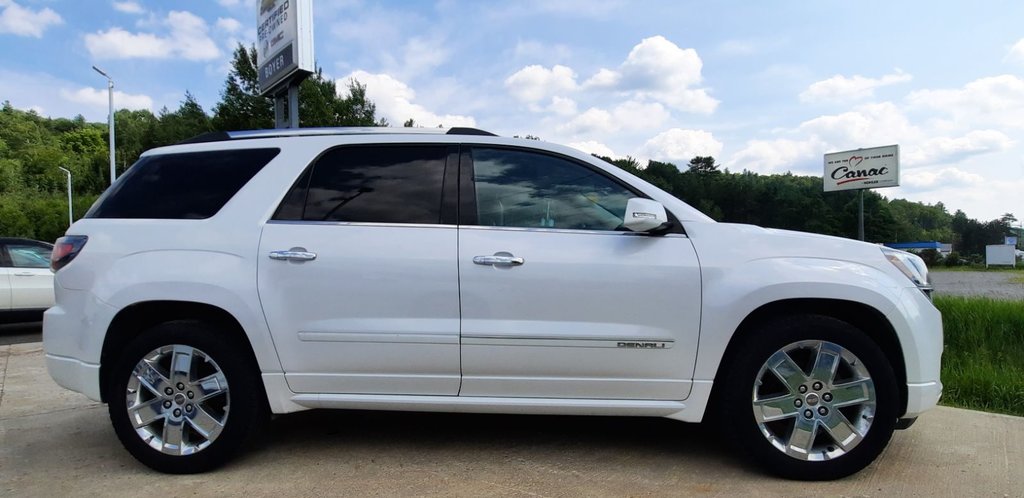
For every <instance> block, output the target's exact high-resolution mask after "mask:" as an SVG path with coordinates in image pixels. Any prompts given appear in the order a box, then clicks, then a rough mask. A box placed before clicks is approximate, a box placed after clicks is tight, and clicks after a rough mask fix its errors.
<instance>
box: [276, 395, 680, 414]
mask: <svg viewBox="0 0 1024 498" xmlns="http://www.w3.org/2000/svg"><path fill="white" fill-rule="evenodd" d="M291 401H292V402H294V403H296V404H298V405H301V406H305V407H307V408H334V409H348V410H386V411H418V412H456V413H506V414H524V415H525V414H529V415H609V416H617V415H622V416H648V417H665V416H668V415H672V414H675V413H678V412H681V411H683V410H685V409H686V404H685V403H683V402H681V401H651V400H627V399H622V400H619V399H553V398H489V397H468V396H406V395H394V394H296V395H294V396H292V397H291Z"/></svg>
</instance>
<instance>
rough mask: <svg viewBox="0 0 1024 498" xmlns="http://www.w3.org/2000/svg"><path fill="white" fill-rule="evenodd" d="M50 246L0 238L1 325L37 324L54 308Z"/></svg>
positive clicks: (17, 239)
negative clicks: (46, 311) (45, 312)
mask: <svg viewBox="0 0 1024 498" xmlns="http://www.w3.org/2000/svg"><path fill="white" fill-rule="evenodd" d="M52 250H53V245H51V244H48V243H46V242H40V241H38V240H30V239H19V238H12V237H0V323H14V322H33V321H39V320H40V319H41V318H42V316H43V311H45V310H46V308H49V307H50V306H53V272H52V271H50V251H52Z"/></svg>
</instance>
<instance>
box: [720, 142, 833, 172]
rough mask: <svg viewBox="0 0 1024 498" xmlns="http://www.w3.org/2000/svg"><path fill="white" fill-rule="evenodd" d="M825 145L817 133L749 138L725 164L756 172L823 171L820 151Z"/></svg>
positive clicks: (824, 148)
mask: <svg viewBox="0 0 1024 498" xmlns="http://www.w3.org/2000/svg"><path fill="white" fill-rule="evenodd" d="M826 148H827V146H826V145H825V144H823V143H822V142H821V141H820V139H818V138H816V137H811V138H809V139H805V140H793V139H789V138H779V139H774V140H750V141H748V142H747V143H746V145H745V146H744V147H743V148H742V149H740V150H739V151H737V152H736V153H734V154H733V155H732V156H731V157H730V158H729V159H728V160H727V161H726V162H725V165H726V166H727V167H729V168H731V169H733V170H741V171H742V170H748V171H753V172H756V173H784V172H787V171H792V172H800V173H804V174H814V175H821V157H822V156H821V155H822V154H823V153H824V152H825V151H826Z"/></svg>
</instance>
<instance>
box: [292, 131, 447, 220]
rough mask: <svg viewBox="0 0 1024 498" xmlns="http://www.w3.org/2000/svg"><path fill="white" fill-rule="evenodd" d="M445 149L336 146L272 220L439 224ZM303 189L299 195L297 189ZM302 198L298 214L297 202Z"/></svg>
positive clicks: (443, 147)
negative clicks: (306, 185)
mask: <svg viewBox="0 0 1024 498" xmlns="http://www.w3.org/2000/svg"><path fill="white" fill-rule="evenodd" d="M446 158H447V148H446V147H445V146H418V145H395V146H368V147H340V148H337V149H334V150H330V151H328V152H327V153H325V154H324V155H323V156H321V157H320V159H318V160H317V161H316V163H314V164H313V166H312V173H311V174H309V179H308V188H306V187H304V183H305V182H304V180H305V177H306V174H303V177H302V178H300V179H299V181H298V182H296V184H295V186H294V187H293V188H292V191H291V192H289V193H288V195H287V196H286V197H285V200H284V202H283V203H282V206H281V208H279V210H278V213H277V215H276V216H275V219H303V220H310V221H352V222H375V223H423V224H436V223H440V222H441V193H442V182H443V179H444V168H445V159H446ZM302 189H306V192H305V194H304V195H303V194H302V192H301V190H302ZM299 198H305V204H304V208H303V212H302V213H301V217H300V215H299V214H298V213H297V212H296V211H297V210H296V209H294V207H293V206H294V205H295V201H296V200H297V199H299Z"/></svg>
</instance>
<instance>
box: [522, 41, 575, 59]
mask: <svg viewBox="0 0 1024 498" xmlns="http://www.w3.org/2000/svg"><path fill="white" fill-rule="evenodd" d="M512 55H513V56H514V57H515V58H517V59H533V60H534V62H536V61H537V60H552V61H562V60H566V59H568V58H569V57H571V56H572V50H571V49H570V48H569V47H568V46H566V45H560V44H555V45H548V44H545V43H541V42H538V41H535V40H519V41H517V42H516V46H515V48H514V49H513V50H512Z"/></svg>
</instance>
